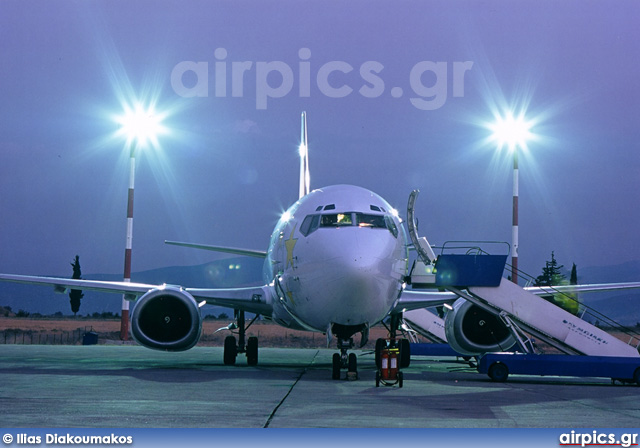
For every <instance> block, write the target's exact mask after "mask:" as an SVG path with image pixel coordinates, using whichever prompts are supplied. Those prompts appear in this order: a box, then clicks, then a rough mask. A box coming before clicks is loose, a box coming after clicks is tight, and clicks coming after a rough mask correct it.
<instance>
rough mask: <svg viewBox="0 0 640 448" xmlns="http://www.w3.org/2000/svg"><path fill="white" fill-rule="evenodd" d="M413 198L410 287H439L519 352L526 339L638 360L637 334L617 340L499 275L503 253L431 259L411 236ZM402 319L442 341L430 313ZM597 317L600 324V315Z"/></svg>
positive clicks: (440, 327) (528, 348)
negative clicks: (481, 314) (499, 328)
mask: <svg viewBox="0 0 640 448" xmlns="http://www.w3.org/2000/svg"><path fill="white" fill-rule="evenodd" d="M417 194H418V192H417V191H414V192H412V193H411V196H410V197H409V204H408V209H407V212H408V216H407V218H408V227H409V234H410V237H411V239H412V241H413V244H414V246H415V248H416V251H417V254H418V259H417V262H416V264H415V265H414V268H413V269H412V272H411V282H412V284H413V287H414V288H416V287H420V286H422V287H431V288H438V289H445V290H448V291H450V292H452V293H454V294H456V295H457V296H459V297H461V298H463V299H465V300H467V301H469V302H471V303H473V304H475V305H477V306H478V307H480V308H482V309H484V310H486V311H488V312H490V313H492V314H494V315H496V316H498V317H499V318H500V319H501V320H502V321H503V323H504V324H505V325H506V326H507V328H508V329H509V330H510V332H511V333H512V335H513V337H514V338H515V340H516V341H517V344H518V345H519V346H520V349H521V350H522V351H525V352H532V351H534V347H533V344H532V343H531V340H530V338H529V337H528V336H527V335H531V336H533V337H534V338H536V339H537V340H540V341H544V342H545V343H547V344H549V345H551V346H553V347H555V348H556V349H558V350H559V351H561V352H563V353H565V354H569V355H590V356H618V357H640V353H639V352H638V346H639V345H640V339H639V338H638V336H637V335H635V334H632V333H631V334H629V340H628V342H625V341H623V340H621V339H618V338H617V337H615V336H613V335H611V334H609V333H607V332H605V331H604V330H602V329H600V328H598V327H596V326H595V325H592V324H591V323H589V322H587V321H586V320H584V319H582V317H584V316H585V314H584V311H585V310H584V309H583V313H582V314H580V316H576V315H574V314H572V313H569V312H568V311H565V310H564V309H562V308H560V307H558V306H556V305H554V304H553V303H551V302H549V301H547V300H545V299H544V298H542V297H539V296H538V295H536V294H533V293H532V292H530V291H527V290H526V289H524V288H521V287H520V286H518V285H516V284H514V283H512V282H511V281H510V280H508V279H506V278H504V277H502V273H503V271H504V267H505V264H506V258H507V256H506V255H488V254H486V253H483V252H478V251H476V252H475V253H473V254H444V253H443V254H441V255H439V256H437V257H436V255H435V253H434V252H433V250H432V248H431V246H429V243H428V242H427V240H426V239H425V238H424V237H418V235H417V230H416V225H415V219H414V213H413V206H414V204H415V199H416V197H417ZM429 267H432V268H433V269H432V270H433V272H431V271H432V270H431V269H429ZM551 294H554V293H553V292H550V295H551ZM404 318H405V320H407V321H408V322H409V324H410V326H411V327H412V328H413V329H415V330H416V331H418V332H420V333H423V334H425V335H427V336H428V337H429V338H430V339H432V340H433V341H435V342H442V341H443V340H444V339H446V338H445V337H444V334H445V333H444V326H445V322H444V320H443V319H441V318H440V317H438V316H436V315H435V314H433V313H430V312H429V311H427V310H415V311H410V312H407V313H405V316H404ZM598 318H599V320H600V321H601V322H602V321H605V320H606V317H605V316H602V315H599V316H598Z"/></svg>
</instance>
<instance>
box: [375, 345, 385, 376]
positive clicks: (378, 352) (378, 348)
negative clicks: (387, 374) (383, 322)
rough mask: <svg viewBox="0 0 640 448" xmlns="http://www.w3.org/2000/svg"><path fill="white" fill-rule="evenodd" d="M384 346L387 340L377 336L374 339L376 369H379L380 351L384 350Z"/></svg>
mask: <svg viewBox="0 0 640 448" xmlns="http://www.w3.org/2000/svg"><path fill="white" fill-rule="evenodd" d="M385 348H387V341H386V340H385V339H382V338H379V339H376V351H375V356H376V367H377V368H378V369H380V366H381V365H382V364H381V353H382V350H384V349H385Z"/></svg>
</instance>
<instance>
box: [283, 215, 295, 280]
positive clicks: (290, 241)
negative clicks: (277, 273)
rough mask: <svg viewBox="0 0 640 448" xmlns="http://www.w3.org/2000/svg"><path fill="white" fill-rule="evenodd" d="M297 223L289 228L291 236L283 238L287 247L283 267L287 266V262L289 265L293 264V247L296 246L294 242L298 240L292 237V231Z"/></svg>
mask: <svg viewBox="0 0 640 448" xmlns="http://www.w3.org/2000/svg"><path fill="white" fill-rule="evenodd" d="M297 225H298V224H296V225H295V226H293V229H292V230H291V236H289V239H288V240H285V242H284V245H285V246H286V247H287V262H286V263H285V266H284V268H285V269H287V268H288V267H289V263H291V267H294V266H293V248H294V247H295V246H296V243H297V242H298V238H294V237H293V233H294V232H295V231H296V226H297Z"/></svg>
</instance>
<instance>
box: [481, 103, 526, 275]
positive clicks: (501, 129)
mask: <svg viewBox="0 0 640 448" xmlns="http://www.w3.org/2000/svg"><path fill="white" fill-rule="evenodd" d="M530 127H531V124H530V123H528V122H527V121H526V120H525V118H524V114H521V115H519V116H518V117H517V118H514V116H513V114H512V113H508V114H506V115H505V116H504V117H496V121H495V123H494V124H493V125H492V126H491V129H492V130H493V135H492V138H493V139H494V140H496V141H497V142H498V149H501V148H502V147H503V146H506V147H507V149H508V150H509V151H510V152H511V153H512V155H513V209H512V210H513V213H512V220H511V281H512V282H513V283H516V284H517V283H518V248H519V241H518V239H519V238H518V236H519V235H518V197H519V191H518V187H519V186H518V147H522V148H526V145H527V139H528V138H530V136H531V133H530V132H529V129H530Z"/></svg>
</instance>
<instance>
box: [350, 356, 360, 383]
mask: <svg viewBox="0 0 640 448" xmlns="http://www.w3.org/2000/svg"><path fill="white" fill-rule="evenodd" d="M347 371H348V372H349V373H355V379H356V380H357V379H358V357H357V356H356V354H355V353H349V367H348V370H347Z"/></svg>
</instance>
